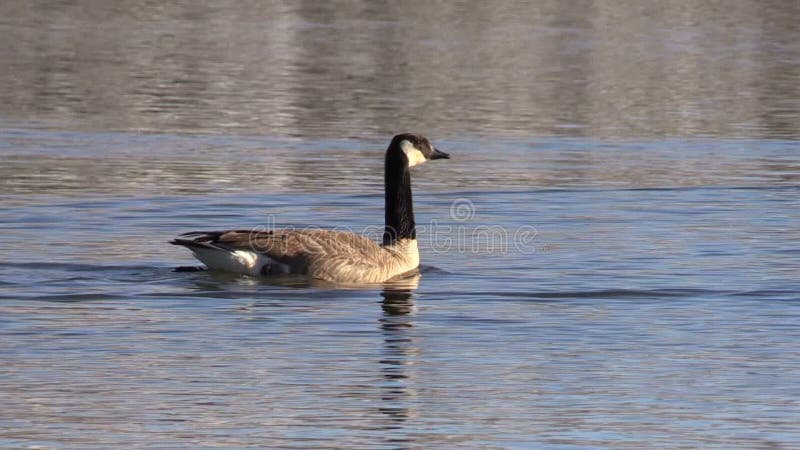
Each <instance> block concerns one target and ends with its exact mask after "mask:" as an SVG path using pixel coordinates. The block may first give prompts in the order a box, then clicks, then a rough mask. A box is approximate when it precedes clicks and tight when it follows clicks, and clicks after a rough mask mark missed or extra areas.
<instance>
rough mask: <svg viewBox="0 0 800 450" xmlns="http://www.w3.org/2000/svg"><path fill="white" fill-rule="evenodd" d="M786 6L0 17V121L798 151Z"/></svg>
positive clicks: (210, 10) (243, 6)
mask: <svg viewBox="0 0 800 450" xmlns="http://www.w3.org/2000/svg"><path fill="white" fill-rule="evenodd" d="M798 15H800V6H798V3H797V2H795V1H770V2H766V3H765V2H761V1H756V0H747V1H737V2H735V3H733V4H725V3H720V2H689V3H687V2H682V1H663V2H644V3H642V2H629V1H625V2H618V1H605V0H602V1H579V2H563V1H557V0H548V1H541V2H533V3H529V4H519V3H501V4H494V3H484V2H447V3H440V2H423V3H415V4H414V5H407V4H404V3H402V2H400V3H394V2H379V3H374V2H315V1H303V2H249V1H248V2H161V3H157V4H156V3H153V4H133V3H123V2H77V3H71V2H58V1H38V2H23V1H7V2H2V4H1V5H0V39H1V40H2V41H3V42H4V45H3V46H0V115H2V116H3V117H5V118H6V119H7V120H8V119H12V120H26V119H35V120H48V121H54V122H56V123H58V124H60V125H61V126H64V125H66V126H70V127H72V126H79V127H82V128H91V129H100V130H143V131H167V132H170V131H178V132H197V131H203V132H232V131H235V132H237V133H248V134H252V133H255V134H268V135H293V136H304V137H308V136H317V137H342V136H345V137H352V136H356V137H365V136H366V137H373V136H384V135H386V134H392V133H395V132H397V131H398V130H405V129H412V130H424V131H427V132H429V133H430V134H435V135H447V136H458V135H462V134H471V135H475V134H480V135H485V134H491V135H495V136H499V135H502V136H508V135H529V134H537V135H542V134H544V135H566V136H595V137H597V136H606V137H608V136H613V137H624V136H638V137H649V136H709V135H711V136H727V137H732V136H746V137H784V138H789V137H791V138H796V137H798V124H799V123H800V116H799V115H798V110H800V106H798V98H800V84H798V83H797V79H800V46H798V45H796V44H797V42H798V41H800V30H799V29H798V27H797V25H796V20H795V18H796V17H797V16H798Z"/></svg>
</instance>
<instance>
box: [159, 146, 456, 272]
mask: <svg viewBox="0 0 800 450" xmlns="http://www.w3.org/2000/svg"><path fill="white" fill-rule="evenodd" d="M449 157H450V155H448V154H447V153H444V152H441V151H439V150H437V149H436V148H435V147H434V146H433V145H431V143H430V142H429V141H428V139H426V138H425V137H423V136H420V135H415V134H410V133H404V134H398V135H397V136H395V137H394V138H393V139H392V142H391V143H390V144H389V148H388V149H387V150H386V160H385V165H384V184H385V189H386V217H385V219H386V225H385V228H384V232H383V244H381V245H378V244H377V243H375V242H374V241H372V240H371V239H368V238H366V237H364V236H360V235H358V234H355V233H350V232H345V231H333V230H322V229H303V230H269V231H250V230H229V231H193V232H190V233H184V234H182V235H180V236H178V237H177V238H175V239H174V240H172V241H170V243H172V244H175V245H182V246H184V247H186V248H188V249H189V250H191V251H192V253H194V256H195V257H196V258H197V259H199V260H200V261H202V262H203V263H204V264H205V265H206V266H207V267H208V268H209V269H211V270H220V271H226V272H236V273H241V274H246V275H254V276H255V275H272V274H304V275H307V276H309V277H311V278H315V279H320V280H325V281H331V282H335V283H381V282H384V281H387V280H390V279H392V278H395V277H398V276H399V275H403V274H407V273H408V272H412V271H416V269H417V268H418V267H419V251H418V249H417V234H416V229H415V224H414V210H413V207H412V201H411V175H410V171H409V168H411V167H414V166H416V165H419V164H422V163H424V162H426V161H428V160H431V159H447V158H449Z"/></svg>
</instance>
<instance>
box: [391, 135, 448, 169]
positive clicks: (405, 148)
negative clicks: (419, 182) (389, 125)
mask: <svg viewBox="0 0 800 450" xmlns="http://www.w3.org/2000/svg"><path fill="white" fill-rule="evenodd" d="M391 153H398V154H400V153H401V154H403V155H404V156H405V158H406V160H408V167H414V166H416V165H419V164H422V163H424V162H426V161H428V160H431V159H449V158H450V155H449V154H447V153H445V152H442V151H439V150H438V149H436V147H434V146H433V144H431V143H430V141H428V139H427V138H426V137H425V136H420V135H418V134H412V133H402V134H398V135H397V136H395V137H394V138H393V139H392V143H391V144H389V150H388V151H387V156H389V155H390V154H391Z"/></svg>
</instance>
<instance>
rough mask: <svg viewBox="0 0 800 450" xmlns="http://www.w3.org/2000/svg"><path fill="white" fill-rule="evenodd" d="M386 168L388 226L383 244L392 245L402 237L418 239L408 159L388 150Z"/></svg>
mask: <svg viewBox="0 0 800 450" xmlns="http://www.w3.org/2000/svg"><path fill="white" fill-rule="evenodd" d="M384 170H385V172H384V183H385V188H386V228H385V229H384V232H383V245H392V244H394V243H395V242H397V241H398V240H400V239H416V238H417V231H416V228H415V224H414V207H413V205H412V202H411V171H410V170H409V168H408V160H407V159H406V157H405V155H403V154H402V153H399V154H398V153H394V154H393V153H392V152H388V153H387V155H386V165H385V168H384Z"/></svg>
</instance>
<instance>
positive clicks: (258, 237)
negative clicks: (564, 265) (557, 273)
mask: <svg viewBox="0 0 800 450" xmlns="http://www.w3.org/2000/svg"><path fill="white" fill-rule="evenodd" d="M450 219H451V220H449V221H443V222H440V221H439V220H437V219H433V220H431V221H430V222H428V223H427V224H416V230H417V239H418V241H419V242H420V244H421V245H420V247H422V249H423V250H425V251H432V252H434V253H449V252H465V253H534V252H536V250H537V248H536V246H535V240H536V236H537V231H536V228H535V227H533V226H531V225H522V226H518V227H514V228H507V227H503V226H501V225H488V224H480V223H478V224H475V223H474V222H476V208H475V205H474V204H473V202H472V201H471V200H469V199H466V198H459V199H456V200H454V201H453V202H452V203H451V204H450ZM278 229H279V228H278V227H276V220H275V216H274V215H268V216H267V223H266V225H265V226H264V227H258V228H255V229H253V230H252V231H251V232H250V237H249V238H250V245H251V247H252V248H253V249H254V250H262V251H263V250H266V249H267V248H274V247H275V246H280V247H282V248H280V251H281V252H282V253H294V252H312V253H313V252H316V251H325V252H329V251H330V250H331V249H324V248H323V247H324V246H325V244H323V243H320V242H319V241H318V240H317V239H315V236H314V235H315V234H316V233H327V232H329V231H334V232H341V233H340V234H339V235H338V236H337V238H336V242H335V244H331V245H334V246H335V247H336V250H337V251H340V252H348V251H358V250H357V249H359V248H361V247H360V246H359V245H358V243H359V242H362V241H363V240H365V239H368V240H370V241H373V242H381V241H382V239H383V235H384V232H385V231H386V229H385V227H383V226H376V225H370V226H366V227H363V228H360V229H354V228H352V227H341V226H340V227H335V228H322V227H305V228H296V227H292V226H288V227H280V230H283V231H298V232H299V233H297V234H293V235H292V236H291V237H289V234H288V233H271V232H272V231H274V230H278Z"/></svg>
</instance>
